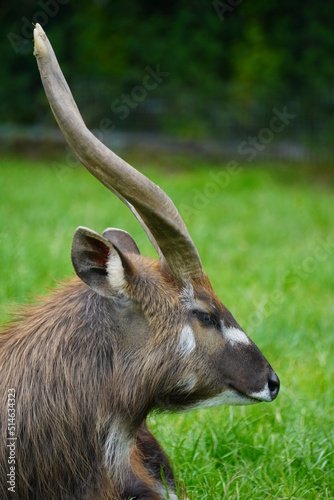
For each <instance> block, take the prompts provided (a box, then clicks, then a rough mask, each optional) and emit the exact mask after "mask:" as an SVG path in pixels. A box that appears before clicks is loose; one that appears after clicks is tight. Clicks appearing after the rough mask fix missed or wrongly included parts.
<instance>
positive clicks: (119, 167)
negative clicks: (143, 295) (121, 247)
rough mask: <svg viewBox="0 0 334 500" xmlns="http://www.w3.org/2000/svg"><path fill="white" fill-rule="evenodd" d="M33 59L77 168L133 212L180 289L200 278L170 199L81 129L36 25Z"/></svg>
mask: <svg viewBox="0 0 334 500" xmlns="http://www.w3.org/2000/svg"><path fill="white" fill-rule="evenodd" d="M34 41H35V47H34V55H35V56H36V59H37V64H38V68H39V72H40V75H41V79H42V83H43V86H44V90H45V93H46V96H47V98H48V101H49V104H50V107H51V109H52V112H53V114H54V116H55V118H56V120H57V122H58V125H59V127H60V129H61V131H62V132H63V134H64V137H65V139H66V140H67V142H68V144H69V145H70V147H71V148H72V150H73V151H74V153H75V154H76V156H77V157H78V158H79V160H80V161H81V163H82V164H83V165H84V166H85V167H86V168H87V170H89V171H90V172H91V173H92V174H93V175H94V176H95V177H96V178H97V179H98V180H99V181H100V182H102V183H103V184H104V185H105V186H106V187H107V188H108V189H110V190H111V191H112V192H113V193H114V194H115V195H116V196H118V197H119V198H120V199H121V200H122V201H123V202H124V203H125V204H126V205H127V206H128V207H129V208H130V210H131V211H132V212H133V213H134V215H135V216H136V217H137V219H138V220H139V222H140V224H141V226H142V227H143V229H144V230H145V232H146V234H147V235H148V237H149V239H150V241H151V243H152V244H153V245H154V247H155V249H156V250H157V252H158V254H159V257H160V259H161V261H162V264H163V266H164V267H165V268H166V269H168V270H169V271H170V272H171V273H172V274H173V276H174V278H175V279H176V280H177V281H178V283H179V284H181V285H182V284H184V283H185V282H186V281H187V279H188V278H190V277H193V278H196V277H200V276H202V275H203V270H202V264H201V260H200V257H199V254H198V252H197V249H196V247H195V245H194V243H193V241H192V239H191V237H190V235H189V233H188V231H187V228H186V226H185V224H184V222H183V220H182V218H181V216H180V214H179V212H178V211H177V209H176V207H175V205H174V204H173V202H172V201H171V199H170V198H169V197H168V196H167V195H166V193H164V191H162V190H161V189H160V188H159V187H158V186H156V185H155V184H154V183H153V182H152V181H150V180H149V179H148V178H147V177H145V176H144V175H143V174H141V173H140V172H138V171H137V170H136V169H134V168H133V167H131V166H130V165H129V164H128V163H126V162H125V161H124V160H122V159H121V158H120V157H119V156H117V155H116V154H115V153H113V152H112V151H111V150H110V149H108V148H107V147H106V146H105V145H104V144H103V143H102V142H100V141H99V140H98V139H97V138H96V137H95V136H94V135H93V134H92V133H91V132H90V131H89V130H88V128H87V127H86V125H85V123H84V121H83V119H82V117H81V115H80V112H79V110H78V108H77V105H76V103H75V101H74V99H73V96H72V94H71V91H70V88H69V86H68V84H67V82H66V80H65V78H64V75H63V73H62V71H61V69H60V67H59V64H58V61H57V59H56V56H55V54H54V51H53V49H52V46H51V44H50V42H49V40H48V38H47V36H46V34H45V33H44V30H43V29H42V27H41V26H40V25H39V24H36V27H35V29H34Z"/></svg>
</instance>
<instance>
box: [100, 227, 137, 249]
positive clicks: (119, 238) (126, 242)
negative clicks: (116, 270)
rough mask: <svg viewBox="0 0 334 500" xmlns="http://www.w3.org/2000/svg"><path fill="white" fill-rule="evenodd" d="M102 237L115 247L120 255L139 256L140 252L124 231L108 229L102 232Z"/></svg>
mask: <svg viewBox="0 0 334 500" xmlns="http://www.w3.org/2000/svg"><path fill="white" fill-rule="evenodd" d="M103 236H104V238H106V239H107V240H109V241H110V242H111V243H112V244H113V245H115V247H117V248H118V249H119V250H120V251H121V252H122V253H135V254H137V255H140V251H139V248H138V247H137V245H136V242H135V240H134V239H133V238H132V236H131V235H130V234H129V233H127V232H126V231H123V230H122V229H115V228H113V227H109V228H107V229H106V230H105V231H103Z"/></svg>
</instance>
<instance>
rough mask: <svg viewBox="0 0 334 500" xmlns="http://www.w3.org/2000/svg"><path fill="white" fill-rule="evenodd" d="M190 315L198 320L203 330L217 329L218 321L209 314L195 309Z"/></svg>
mask: <svg viewBox="0 0 334 500" xmlns="http://www.w3.org/2000/svg"><path fill="white" fill-rule="evenodd" d="M192 314H193V316H195V317H196V318H197V319H198V321H200V322H201V323H202V325H203V326H204V327H205V328H210V327H214V328H218V321H217V319H216V318H215V317H214V316H212V315H211V314H209V313H207V312H204V311H199V310H197V309H195V310H194V311H192Z"/></svg>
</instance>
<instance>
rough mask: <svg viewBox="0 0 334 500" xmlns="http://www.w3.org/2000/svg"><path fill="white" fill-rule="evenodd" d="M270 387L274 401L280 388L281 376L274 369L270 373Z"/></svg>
mask: <svg viewBox="0 0 334 500" xmlns="http://www.w3.org/2000/svg"><path fill="white" fill-rule="evenodd" d="M268 388H269V391H270V395H271V400H272V401H273V400H274V399H275V398H277V395H278V393H279V388H280V381H279V378H278V376H277V375H276V373H275V372H274V371H272V372H271V373H270V375H269V379H268Z"/></svg>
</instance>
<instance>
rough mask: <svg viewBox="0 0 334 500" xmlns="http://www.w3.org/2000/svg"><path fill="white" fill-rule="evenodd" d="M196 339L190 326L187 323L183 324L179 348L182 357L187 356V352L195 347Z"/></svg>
mask: <svg viewBox="0 0 334 500" xmlns="http://www.w3.org/2000/svg"><path fill="white" fill-rule="evenodd" d="M195 347H196V340H195V335H194V332H193V330H192V328H191V327H190V326H189V325H185V326H184V327H183V328H182V332H181V337H180V342H179V349H180V354H181V356H182V357H186V356H189V354H190V353H191V352H192V351H193V350H194V349H195Z"/></svg>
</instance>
